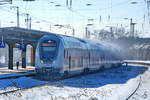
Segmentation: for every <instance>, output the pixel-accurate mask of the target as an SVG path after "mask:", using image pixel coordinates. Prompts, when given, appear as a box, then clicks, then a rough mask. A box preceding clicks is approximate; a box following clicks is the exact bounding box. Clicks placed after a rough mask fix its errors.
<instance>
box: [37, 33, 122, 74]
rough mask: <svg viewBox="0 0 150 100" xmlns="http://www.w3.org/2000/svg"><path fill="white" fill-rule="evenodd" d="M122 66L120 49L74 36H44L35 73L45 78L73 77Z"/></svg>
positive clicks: (39, 43)
mask: <svg viewBox="0 0 150 100" xmlns="http://www.w3.org/2000/svg"><path fill="white" fill-rule="evenodd" d="M121 65H122V57H121V53H120V50H118V49H117V48H113V47H112V46H110V45H104V44H103V43H100V42H93V41H91V40H86V39H80V38H75V37H71V36H65V35H59V34H48V35H44V36H43V37H41V38H40V39H39V41H38V44H37V48H36V57H35V71H36V73H37V74H38V75H41V76H45V77H50V76H52V75H58V76H70V75H75V74H79V73H88V72H91V71H97V70H102V69H106V68H112V67H117V66H121Z"/></svg>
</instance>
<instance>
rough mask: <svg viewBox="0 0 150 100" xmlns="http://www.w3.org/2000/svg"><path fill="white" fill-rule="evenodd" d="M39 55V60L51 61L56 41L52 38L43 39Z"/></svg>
mask: <svg viewBox="0 0 150 100" xmlns="http://www.w3.org/2000/svg"><path fill="white" fill-rule="evenodd" d="M40 47H41V48H40V55H41V57H40V58H41V60H42V61H43V62H44V63H47V62H52V61H53V59H54V57H55V54H56V48H57V43H56V41H54V40H45V41H43V42H42V43H41V45H40Z"/></svg>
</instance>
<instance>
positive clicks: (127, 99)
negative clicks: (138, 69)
mask: <svg viewBox="0 0 150 100" xmlns="http://www.w3.org/2000/svg"><path fill="white" fill-rule="evenodd" d="M140 85H141V76H140V79H139V83H138V85H137V87H136V88H135V90H134V91H133V92H132V93H131V94H130V95H129V96H128V97H127V98H126V100H129V99H130V98H131V97H132V96H133V95H134V94H135V93H136V91H137V90H138V89H139V87H140Z"/></svg>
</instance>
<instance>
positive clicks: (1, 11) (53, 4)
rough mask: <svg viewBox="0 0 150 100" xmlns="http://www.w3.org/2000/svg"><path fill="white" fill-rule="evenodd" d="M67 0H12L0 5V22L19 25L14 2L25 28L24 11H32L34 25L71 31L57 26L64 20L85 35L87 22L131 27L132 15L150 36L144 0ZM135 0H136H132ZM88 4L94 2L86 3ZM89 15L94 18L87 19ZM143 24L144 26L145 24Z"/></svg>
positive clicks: (138, 27)
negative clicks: (28, 0) (10, 2)
mask: <svg viewBox="0 0 150 100" xmlns="http://www.w3.org/2000/svg"><path fill="white" fill-rule="evenodd" d="M66 1H67V0H35V1H32V2H26V1H23V0H13V2H12V4H5V5H0V15H1V17H0V26H1V27H8V26H16V10H15V9H10V8H11V6H19V9H20V26H21V27H24V28H26V24H25V18H26V17H25V15H24V14H22V13H29V14H30V16H31V18H32V29H38V30H44V31H51V32H56V33H60V34H65V33H66V34H68V35H71V34H70V33H71V29H67V28H59V27H58V26H57V27H56V26H54V25H55V24H61V25H65V26H66V27H67V26H68V25H69V24H70V26H72V27H74V28H75V32H76V35H77V36H83V34H84V33H85V26H86V24H87V23H92V24H94V26H93V27H94V28H95V29H100V28H106V26H117V25H118V27H119V26H121V24H122V26H123V27H126V28H127V29H129V23H130V20H125V19H123V18H129V19H130V18H133V22H135V23H137V24H136V29H137V30H139V31H142V32H143V33H144V35H145V36H149V34H147V32H149V28H148V27H150V25H149V24H148V14H147V12H148V11H147V5H146V3H145V2H144V0H72V9H69V8H68V7H67V5H66ZM68 1H70V0H68ZM135 1H136V2H137V4H131V2H135ZM69 4H70V3H68V5H69ZM87 4H91V5H89V6H87ZM59 5H60V6H59ZM144 15H145V18H144ZM100 16H101V18H100ZM109 16H110V17H109ZM88 19H94V20H92V21H91V20H89V21H88ZM100 19H101V20H100ZM142 24H143V26H144V28H142ZM107 28H108V27H107Z"/></svg>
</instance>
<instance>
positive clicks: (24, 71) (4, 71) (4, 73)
mask: <svg viewBox="0 0 150 100" xmlns="http://www.w3.org/2000/svg"><path fill="white" fill-rule="evenodd" d="M13 68H14V69H13V70H10V69H8V67H0V79H9V78H17V77H24V76H32V75H35V67H33V66H27V67H26V68H21V67H19V69H18V70H17V67H13Z"/></svg>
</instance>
